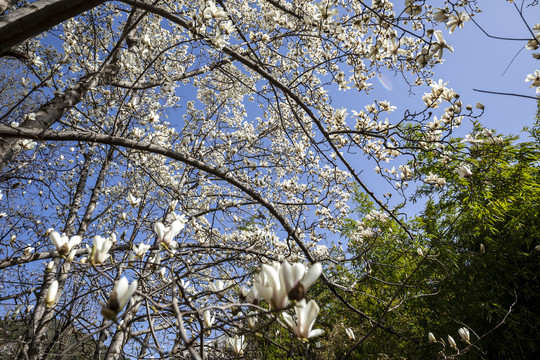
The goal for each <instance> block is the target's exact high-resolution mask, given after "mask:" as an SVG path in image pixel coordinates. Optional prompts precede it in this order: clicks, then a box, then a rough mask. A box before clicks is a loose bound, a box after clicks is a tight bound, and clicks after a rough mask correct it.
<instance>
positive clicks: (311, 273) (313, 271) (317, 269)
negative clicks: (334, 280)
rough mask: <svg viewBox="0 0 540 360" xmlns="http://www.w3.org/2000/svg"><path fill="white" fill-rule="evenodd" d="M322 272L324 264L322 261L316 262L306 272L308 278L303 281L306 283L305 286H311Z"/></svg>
mask: <svg viewBox="0 0 540 360" xmlns="http://www.w3.org/2000/svg"><path fill="white" fill-rule="evenodd" d="M321 274H322V265H321V264H320V263H315V264H313V266H312V267H311V268H310V269H309V270H308V272H307V274H306V278H305V279H304V280H303V281H302V284H304V287H305V288H306V289H307V288H309V287H310V286H311V285H312V284H313V283H314V282H315V281H317V279H318V278H319V276H321Z"/></svg>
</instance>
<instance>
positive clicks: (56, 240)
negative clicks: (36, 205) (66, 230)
mask: <svg viewBox="0 0 540 360" xmlns="http://www.w3.org/2000/svg"><path fill="white" fill-rule="evenodd" d="M49 238H50V239H51V241H52V243H53V244H54V246H56V249H57V250H60V249H61V248H62V246H63V245H64V243H63V242H62V236H61V235H60V233H58V231H51V233H50V234H49Z"/></svg>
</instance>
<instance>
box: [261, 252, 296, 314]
mask: <svg viewBox="0 0 540 360" xmlns="http://www.w3.org/2000/svg"><path fill="white" fill-rule="evenodd" d="M279 270H280V265H279V264H278V263H274V265H273V266H270V265H267V264H263V266H262V270H261V272H260V273H259V274H258V275H257V276H256V277H255V280H254V286H255V288H256V289H257V292H258V293H259V295H260V296H261V297H262V298H264V299H265V300H266V302H267V303H268V304H269V305H270V306H272V307H273V308H276V309H283V308H285V307H287V303H288V302H289V298H288V296H287V290H286V287H285V284H284V283H283V282H282V281H281V279H280V276H279Z"/></svg>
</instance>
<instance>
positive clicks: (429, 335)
mask: <svg viewBox="0 0 540 360" xmlns="http://www.w3.org/2000/svg"><path fill="white" fill-rule="evenodd" d="M427 336H428V340H429V342H436V341H437V339H435V335H433V333H432V332H430V333H428V335H427Z"/></svg>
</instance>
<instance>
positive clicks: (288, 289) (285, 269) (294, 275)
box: [254, 261, 322, 309]
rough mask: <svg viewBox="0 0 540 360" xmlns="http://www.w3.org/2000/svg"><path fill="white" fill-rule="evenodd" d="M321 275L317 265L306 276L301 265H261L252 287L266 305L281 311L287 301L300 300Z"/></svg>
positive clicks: (320, 267) (320, 268)
mask: <svg viewBox="0 0 540 360" xmlns="http://www.w3.org/2000/svg"><path fill="white" fill-rule="evenodd" d="M321 273H322V266H321V264H319V263H316V264H313V266H312V267H311V268H310V269H309V271H308V272H307V274H306V268H305V266H304V265H303V264H301V263H295V264H293V265H291V264H289V263H288V262H287V261H285V262H284V263H283V264H281V265H280V264H279V263H276V262H275V263H274V264H272V266H270V265H266V264H263V266H262V271H261V272H260V273H259V274H258V275H257V276H256V277H255V280H254V286H255V288H256V289H257V292H258V293H259V295H260V296H261V297H262V298H264V299H265V300H266V302H267V303H268V304H270V305H271V306H272V307H274V308H277V309H283V308H285V307H287V303H288V302H289V299H291V300H297V301H298V300H302V299H303V298H304V296H305V293H306V291H307V289H308V287H309V286H310V285H311V284H313V283H314V282H315V281H316V280H317V279H318V278H319V276H320V275H321ZM304 275H306V276H305V278H304ZM302 278H304V279H303V280H302Z"/></svg>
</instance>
